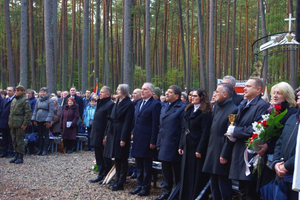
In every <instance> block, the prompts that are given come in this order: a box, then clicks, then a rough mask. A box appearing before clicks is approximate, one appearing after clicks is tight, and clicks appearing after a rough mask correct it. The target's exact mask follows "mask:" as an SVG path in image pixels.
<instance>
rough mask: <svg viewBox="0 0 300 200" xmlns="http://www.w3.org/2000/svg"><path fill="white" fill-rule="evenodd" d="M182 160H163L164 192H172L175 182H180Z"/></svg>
mask: <svg viewBox="0 0 300 200" xmlns="http://www.w3.org/2000/svg"><path fill="white" fill-rule="evenodd" d="M180 166H181V163H180V162H166V161H162V175H163V181H164V185H163V194H170V193H171V192H172V187H173V183H175V185H177V184H178V183H179V182H180V168H181V167H180Z"/></svg>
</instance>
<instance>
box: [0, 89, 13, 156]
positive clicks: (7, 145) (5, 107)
mask: <svg viewBox="0 0 300 200" xmlns="http://www.w3.org/2000/svg"><path fill="white" fill-rule="evenodd" d="M15 91H16V89H15V88H14V87H8V88H7V95H8V98H4V99H3V98H2V97H1V95H0V101H1V102H2V109H0V110H2V112H1V115H0V129H1V132H2V152H1V154H0V158H3V157H6V158H12V157H14V155H15V153H14V148H13V144H12V138H11V134H10V128H9V126H8V118H9V114H10V104H11V102H12V100H13V99H14V98H15Z"/></svg>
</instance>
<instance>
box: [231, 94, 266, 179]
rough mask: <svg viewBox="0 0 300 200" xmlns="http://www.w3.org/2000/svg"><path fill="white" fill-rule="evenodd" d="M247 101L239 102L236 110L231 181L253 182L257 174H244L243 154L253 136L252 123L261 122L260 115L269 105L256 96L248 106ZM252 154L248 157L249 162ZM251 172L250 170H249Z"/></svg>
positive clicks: (259, 96) (264, 112)
mask: <svg viewBox="0 0 300 200" xmlns="http://www.w3.org/2000/svg"><path fill="white" fill-rule="evenodd" d="M247 102H248V100H247V99H246V100H244V101H242V102H241V104H240V105H239V108H238V116H237V120H236V126H235V129H234V132H233V137H234V138H236V142H235V144H234V147H233V150H232V160H231V165H230V172H229V178H230V179H233V180H245V181H253V180H255V179H256V178H257V174H256V173H255V174H253V173H251V174H250V175H249V176H246V174H245V167H246V165H245V161H244V152H245V149H246V141H247V140H248V138H249V137H251V136H252V134H253V129H252V123H253V122H257V121H260V120H262V115H264V114H266V113H267V112H268V111H267V110H268V107H269V105H268V104H267V103H266V102H265V101H264V100H263V99H262V98H261V95H258V96H256V97H255V98H254V99H253V100H252V101H251V102H250V103H249V104H248V105H247ZM252 157H253V154H249V155H248V159H249V160H250V159H251V158H252ZM250 171H252V168H250Z"/></svg>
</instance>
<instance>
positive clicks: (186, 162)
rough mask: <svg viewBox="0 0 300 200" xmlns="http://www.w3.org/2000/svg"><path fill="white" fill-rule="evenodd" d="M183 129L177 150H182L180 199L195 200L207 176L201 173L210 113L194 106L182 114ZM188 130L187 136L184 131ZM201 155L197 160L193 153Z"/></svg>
mask: <svg viewBox="0 0 300 200" xmlns="http://www.w3.org/2000/svg"><path fill="white" fill-rule="evenodd" d="M183 121H184V129H182V130H183V132H182V137H181V140H180V145H179V149H183V151H184V153H183V156H182V163H181V166H182V167H181V183H182V184H181V190H180V197H181V198H180V199H195V198H197V196H198V195H199V193H200V192H201V190H202V189H203V188H204V187H205V185H206V183H207V182H208V180H209V175H208V174H206V173H203V172H202V167H203V164H204V160H205V155H206V150H207V144H208V139H209V132H210V128H211V123H212V113H211V112H210V113H203V112H202V111H201V110H199V109H197V110H196V111H195V112H194V106H191V107H189V108H188V109H187V110H186V111H185V112H184V118H183ZM187 130H189V134H186V131H187ZM196 152H198V153H200V154H201V158H197V157H196V155H195V153H196Z"/></svg>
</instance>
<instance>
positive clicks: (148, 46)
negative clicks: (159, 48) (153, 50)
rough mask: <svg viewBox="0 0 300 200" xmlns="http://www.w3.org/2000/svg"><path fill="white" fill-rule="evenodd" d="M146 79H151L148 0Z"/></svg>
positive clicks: (147, 4) (148, 6)
mask: <svg viewBox="0 0 300 200" xmlns="http://www.w3.org/2000/svg"><path fill="white" fill-rule="evenodd" d="M146 81H147V82H150V81H151V66H150V0H146Z"/></svg>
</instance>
